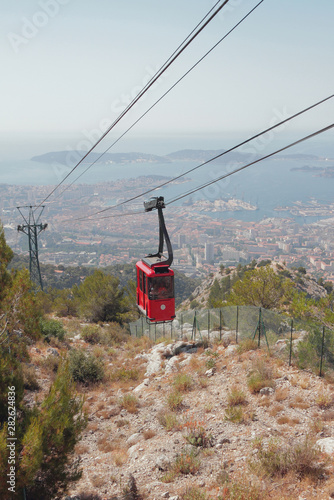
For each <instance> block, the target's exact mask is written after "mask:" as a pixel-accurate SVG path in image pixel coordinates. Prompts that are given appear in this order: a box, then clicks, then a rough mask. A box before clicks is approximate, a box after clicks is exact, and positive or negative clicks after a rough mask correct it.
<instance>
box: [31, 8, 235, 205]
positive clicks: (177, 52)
mask: <svg viewBox="0 0 334 500" xmlns="http://www.w3.org/2000/svg"><path fill="white" fill-rule="evenodd" d="M228 2H229V0H224V1H223V3H222V5H220V6H219V7H218V8H217V9H216V10H215V11H214V12H213V13H212V14H211V15H209V14H210V13H211V12H212V10H213V9H214V8H215V6H216V5H217V4H218V2H217V3H216V4H215V6H214V7H213V8H211V9H210V10H209V12H208V13H207V14H206V15H205V16H204V18H203V19H202V20H201V21H200V22H199V23H198V24H197V27H196V28H194V29H193V30H192V31H191V33H190V34H189V35H188V36H187V37H186V38H185V40H184V41H183V42H182V43H181V44H180V45H179V47H178V48H177V49H176V50H175V51H174V52H173V54H172V55H171V56H170V57H169V58H168V59H167V61H166V62H165V63H164V64H163V65H162V66H161V68H160V69H159V70H158V71H157V72H156V73H155V75H154V76H153V77H152V78H151V80H150V81H149V82H148V83H147V84H146V85H145V87H144V88H143V89H142V90H141V91H140V92H139V94H138V95H137V96H136V97H134V98H133V100H132V101H131V102H130V104H128V106H127V107H126V108H125V110H123V111H122V112H121V113H120V115H119V116H118V117H117V118H116V120H114V122H113V123H112V124H111V125H110V126H109V127H108V128H107V130H106V131H105V132H104V133H103V134H102V135H101V137H100V138H99V139H98V140H97V141H96V142H95V144H94V145H93V146H92V147H91V148H90V149H89V151H87V152H86V153H85V155H84V156H83V157H82V158H81V159H80V160H79V161H78V162H77V163H76V165H75V166H74V167H73V168H72V169H71V171H70V172H69V173H68V174H66V176H65V177H64V178H63V179H62V180H61V181H60V182H59V183H58V184H57V186H55V187H54V188H53V189H52V190H51V192H50V193H49V194H48V195H47V196H46V198H44V200H43V201H41V203H40V205H42V204H43V203H45V202H46V201H47V200H48V199H49V198H50V197H51V196H52V194H53V193H54V192H55V191H56V190H57V189H58V188H59V187H60V186H61V185H62V184H63V183H64V182H65V180H66V179H68V177H69V176H70V175H71V174H72V173H73V172H74V171H75V170H76V169H77V168H78V166H79V165H80V164H81V163H82V162H83V161H84V159H85V158H87V156H88V155H89V154H90V153H91V152H92V151H93V150H94V149H95V148H96V146H97V145H98V144H99V143H100V142H101V141H102V140H103V139H104V138H105V137H106V136H107V135H108V134H109V132H110V131H111V130H112V129H113V128H114V127H115V126H116V125H117V123H118V122H119V121H120V120H121V119H122V118H123V117H124V116H125V115H126V114H127V113H128V112H129V111H130V109H131V108H132V107H133V106H134V105H135V104H136V103H137V102H138V101H139V99H141V98H142V96H143V95H144V94H146V92H147V91H148V90H149V89H150V88H151V87H152V85H153V84H154V83H155V82H156V81H157V80H158V79H159V78H160V77H161V76H162V75H163V74H164V73H165V71H167V69H168V68H169V67H170V66H171V65H172V64H173V62H174V61H175V60H176V59H177V58H178V57H179V56H180V55H181V54H182V53H183V52H184V50H185V49H186V48H187V47H188V46H189V45H190V44H191V43H192V42H193V40H195V38H197V36H198V35H199V34H200V33H201V32H202V31H203V29H204V28H205V27H206V26H207V25H208V24H209V23H210V22H211V21H212V20H213V19H214V18H215V17H216V15H217V14H218V13H219V12H220V11H221V10H222V8H223V7H225V5H226V4H227V3H228ZM208 16H209V17H208ZM207 17H208V19H206V18H207ZM205 19H206V20H205ZM203 21H205V22H204V24H203ZM40 205H39V206H40ZM39 206H38V207H39ZM38 207H37V208H38Z"/></svg>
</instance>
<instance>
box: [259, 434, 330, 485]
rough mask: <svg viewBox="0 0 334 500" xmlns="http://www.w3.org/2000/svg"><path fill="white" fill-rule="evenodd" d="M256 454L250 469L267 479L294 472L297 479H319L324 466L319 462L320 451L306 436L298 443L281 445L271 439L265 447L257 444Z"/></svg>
mask: <svg viewBox="0 0 334 500" xmlns="http://www.w3.org/2000/svg"><path fill="white" fill-rule="evenodd" d="M257 449H258V453H257V455H256V458H255V459H254V460H253V461H251V462H250V466H251V468H252V469H253V470H254V471H255V472H257V473H259V474H260V475H262V474H263V473H264V474H265V475H267V476H269V477H275V476H276V477H277V476H285V475H286V474H288V473H289V472H294V473H295V474H297V475H298V476H299V477H305V476H307V477H311V478H313V479H320V478H321V477H322V476H323V473H324V470H325V464H324V463H323V462H321V461H320V459H321V451H320V449H319V448H318V447H317V446H316V445H315V443H314V442H313V441H312V440H311V439H310V437H309V436H306V437H305V438H304V439H303V440H302V441H300V442H293V443H286V444H285V443H282V442H280V441H278V440H275V439H271V440H270V441H269V442H268V444H267V446H264V443H263V442H262V441H259V442H258V444H257Z"/></svg>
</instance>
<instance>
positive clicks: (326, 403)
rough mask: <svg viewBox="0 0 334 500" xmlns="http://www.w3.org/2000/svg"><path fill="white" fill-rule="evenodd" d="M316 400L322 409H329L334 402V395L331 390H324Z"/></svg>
mask: <svg viewBox="0 0 334 500" xmlns="http://www.w3.org/2000/svg"><path fill="white" fill-rule="evenodd" d="M315 402H316V404H317V405H318V406H319V408H321V409H322V410H325V409H326V410H327V409H328V408H330V406H332V404H333V395H332V394H331V393H329V392H324V393H322V394H319V396H318V397H317V399H316V401H315Z"/></svg>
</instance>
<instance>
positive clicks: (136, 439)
mask: <svg viewBox="0 0 334 500" xmlns="http://www.w3.org/2000/svg"><path fill="white" fill-rule="evenodd" d="M141 439H142V435H141V434H140V433H139V432H135V433H134V434H131V436H130V437H128V439H127V440H126V442H127V444H128V445H129V446H130V447H131V446H133V445H134V444H137V443H138V442H139V441H140V440H141Z"/></svg>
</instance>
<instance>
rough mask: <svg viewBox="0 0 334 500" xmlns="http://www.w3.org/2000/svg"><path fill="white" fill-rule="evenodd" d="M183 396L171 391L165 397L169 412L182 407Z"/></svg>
mask: <svg viewBox="0 0 334 500" xmlns="http://www.w3.org/2000/svg"><path fill="white" fill-rule="evenodd" d="M182 402H183V396H182V394H181V392H179V391H176V390H174V391H172V392H170V393H169V395H168V396H167V404H168V407H169V409H170V410H172V411H175V410H179V409H180V408H181V406H182Z"/></svg>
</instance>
